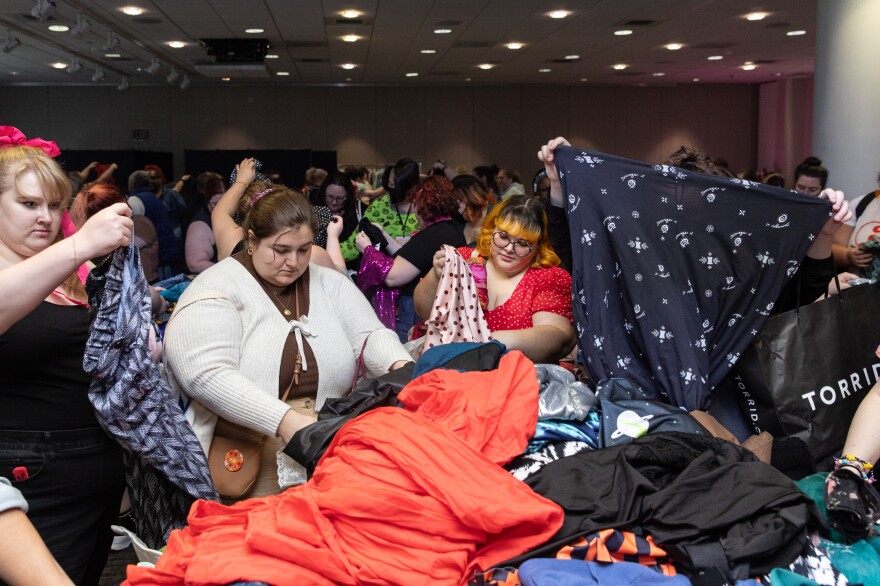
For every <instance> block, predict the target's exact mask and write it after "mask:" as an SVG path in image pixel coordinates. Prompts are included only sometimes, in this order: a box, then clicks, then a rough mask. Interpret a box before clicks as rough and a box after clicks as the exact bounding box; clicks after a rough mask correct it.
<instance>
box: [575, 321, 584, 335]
mask: <svg viewBox="0 0 880 586" xmlns="http://www.w3.org/2000/svg"><path fill="white" fill-rule="evenodd" d="M575 326H576V327H577V331H578V338H580V337H582V336H583V335H584V326H582V325H581V322H575Z"/></svg>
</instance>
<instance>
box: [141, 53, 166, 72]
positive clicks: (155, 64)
mask: <svg viewBox="0 0 880 586" xmlns="http://www.w3.org/2000/svg"><path fill="white" fill-rule="evenodd" d="M161 68H162V64H161V63H160V62H159V60H158V59H156V58H155V57H153V58H152V59H151V60H150V65H149V67H147V68H146V69H145V70H144V71H146V72H147V73H148V74H149V75H156V73H158V71H159V69H161Z"/></svg>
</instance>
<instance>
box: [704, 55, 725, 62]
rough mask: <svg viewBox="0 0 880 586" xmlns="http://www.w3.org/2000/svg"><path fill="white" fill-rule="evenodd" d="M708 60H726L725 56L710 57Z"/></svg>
mask: <svg viewBox="0 0 880 586" xmlns="http://www.w3.org/2000/svg"><path fill="white" fill-rule="evenodd" d="M706 59H708V60H709V61H721V60H722V59H724V56H723V55H709V56H708V57H706Z"/></svg>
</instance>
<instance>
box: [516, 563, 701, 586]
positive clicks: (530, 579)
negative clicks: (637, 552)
mask: <svg viewBox="0 0 880 586" xmlns="http://www.w3.org/2000/svg"><path fill="white" fill-rule="evenodd" d="M519 578H520V580H521V581H522V586H605V585H611V584H613V585H614V586H689V585H690V583H691V581H690V580H688V579H687V578H685V577H684V576H667V575H664V574H661V573H659V572H655V571H654V570H652V569H651V568H647V567H645V566H642V565H639V564H636V563H632V562H619V563H616V564H604V563H599V562H585V561H581V560H529V561H527V562H526V563H524V564H523V565H522V566H521V567H520V569H519Z"/></svg>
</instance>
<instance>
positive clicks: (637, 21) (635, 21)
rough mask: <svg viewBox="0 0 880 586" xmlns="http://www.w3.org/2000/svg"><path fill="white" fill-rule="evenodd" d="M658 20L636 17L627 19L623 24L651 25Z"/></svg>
mask: <svg viewBox="0 0 880 586" xmlns="http://www.w3.org/2000/svg"><path fill="white" fill-rule="evenodd" d="M657 22H658V21H656V20H647V19H644V18H642V19H638V18H634V19H632V20H627V21H626V22H623V23H621V26H651V25H654V24H657Z"/></svg>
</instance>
